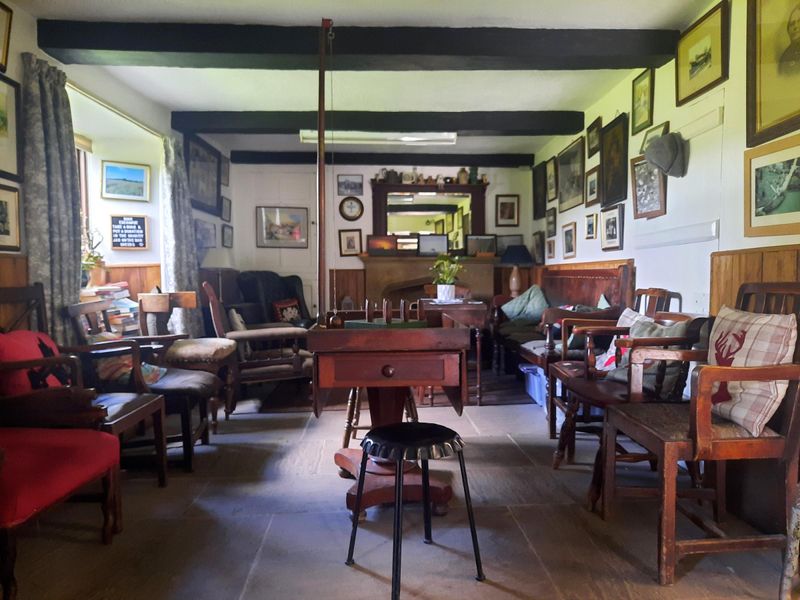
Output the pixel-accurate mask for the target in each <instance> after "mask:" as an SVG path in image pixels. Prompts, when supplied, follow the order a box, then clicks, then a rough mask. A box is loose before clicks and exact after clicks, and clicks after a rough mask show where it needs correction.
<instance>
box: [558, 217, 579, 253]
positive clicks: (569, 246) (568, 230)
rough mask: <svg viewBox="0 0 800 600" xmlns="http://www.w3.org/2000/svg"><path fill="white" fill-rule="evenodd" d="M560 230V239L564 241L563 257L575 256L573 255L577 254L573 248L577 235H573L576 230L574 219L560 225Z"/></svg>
mask: <svg viewBox="0 0 800 600" xmlns="http://www.w3.org/2000/svg"><path fill="white" fill-rule="evenodd" d="M561 231H562V236H563V237H562V241H563V242H564V248H563V249H564V254H563V257H564V258H575V255H576V254H577V250H576V248H575V246H576V243H577V239H576V238H577V235H575V234H576V231H577V224H576V223H575V221H573V222H572V223H567V224H566V225H563V226H562V227H561Z"/></svg>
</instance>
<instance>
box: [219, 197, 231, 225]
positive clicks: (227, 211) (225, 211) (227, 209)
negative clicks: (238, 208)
mask: <svg viewBox="0 0 800 600" xmlns="http://www.w3.org/2000/svg"><path fill="white" fill-rule="evenodd" d="M232 206H233V203H232V202H231V199H230V198H226V197H225V196H223V197H222V214H221V215H220V218H221V219H222V220H223V221H227V222H228V223H230V222H231V209H232Z"/></svg>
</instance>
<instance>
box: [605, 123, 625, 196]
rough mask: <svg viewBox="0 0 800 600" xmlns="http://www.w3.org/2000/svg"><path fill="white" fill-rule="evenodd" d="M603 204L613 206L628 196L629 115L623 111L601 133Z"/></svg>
mask: <svg viewBox="0 0 800 600" xmlns="http://www.w3.org/2000/svg"><path fill="white" fill-rule="evenodd" d="M600 189H601V190H602V196H601V198H600V205H601V206H604V207H605V206H613V205H614V204H617V203H618V202H622V201H624V200H625V198H627V197H628V115H627V113H621V114H620V115H619V116H617V117H616V118H614V120H613V121H611V122H610V123H609V124H608V125H605V126H604V127H603V129H602V133H601V134H600Z"/></svg>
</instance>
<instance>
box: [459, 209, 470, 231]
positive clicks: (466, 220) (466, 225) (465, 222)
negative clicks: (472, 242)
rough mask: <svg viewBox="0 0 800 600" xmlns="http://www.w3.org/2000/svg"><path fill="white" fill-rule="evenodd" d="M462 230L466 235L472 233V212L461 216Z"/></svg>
mask: <svg viewBox="0 0 800 600" xmlns="http://www.w3.org/2000/svg"><path fill="white" fill-rule="evenodd" d="M461 231H463V232H464V235H469V234H470V233H472V213H465V214H464V216H463V217H462V218H461Z"/></svg>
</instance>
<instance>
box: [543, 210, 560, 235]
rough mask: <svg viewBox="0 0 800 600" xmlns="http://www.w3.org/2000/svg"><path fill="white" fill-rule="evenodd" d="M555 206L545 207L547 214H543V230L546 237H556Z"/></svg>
mask: <svg viewBox="0 0 800 600" xmlns="http://www.w3.org/2000/svg"><path fill="white" fill-rule="evenodd" d="M556 215H557V212H556V208H555V206H554V207H553V208H548V209H547V214H546V215H545V219H544V220H545V232H546V235H547V237H549V238H551V237H556Z"/></svg>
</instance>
